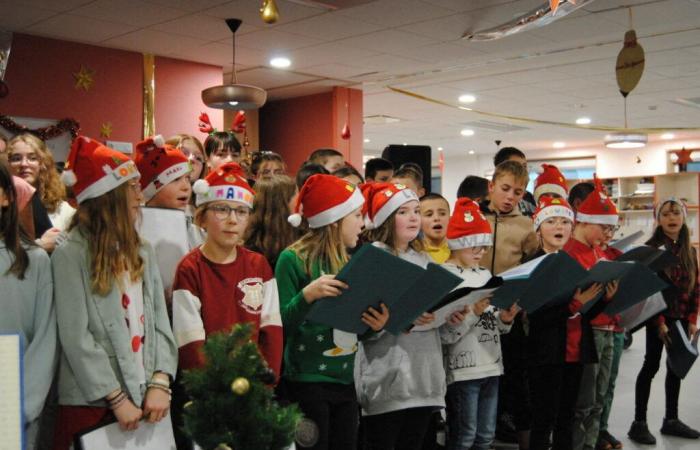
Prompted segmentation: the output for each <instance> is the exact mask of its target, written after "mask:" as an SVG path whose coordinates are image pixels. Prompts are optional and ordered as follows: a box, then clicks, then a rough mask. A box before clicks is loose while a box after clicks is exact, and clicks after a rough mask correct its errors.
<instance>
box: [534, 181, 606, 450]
mask: <svg viewBox="0 0 700 450" xmlns="http://www.w3.org/2000/svg"><path fill="white" fill-rule="evenodd" d="M532 218H533V221H534V229H535V232H536V233H537V238H538V240H539V243H540V248H539V250H538V251H537V253H535V254H534V255H533V256H532V258H531V259H534V258H539V257H541V256H543V255H546V254H549V253H556V252H558V251H560V250H561V249H562V248H564V245H565V244H566V243H567V242H568V241H569V239H570V238H571V235H572V233H573V227H574V212H573V210H572V209H571V206H569V204H568V203H567V201H566V200H565V199H563V198H554V197H552V196H548V195H542V196H540V197H539V201H538V205H537V209H536V210H535V213H534V215H533V217H532ZM601 290H602V286H600V285H599V284H594V285H592V286H590V287H588V288H587V289H586V290H584V291H581V290H580V289H579V290H578V291H577V292H576V294H575V295H574V298H573V299H572V300H571V301H570V302H569V303H564V304H562V305H557V306H551V307H547V306H544V307H542V308H541V309H539V310H537V311H535V312H534V313H532V314H528V320H529V324H530V326H529V330H530V332H529V335H528V338H527V356H528V360H529V361H530V368H529V379H530V402H531V405H532V410H533V411H532V412H533V417H532V427H531V431H530V449H532V450H539V449H545V448H547V446H548V445H549V437H550V435H552V433H554V434H553V441H552V448H553V449H555V450H565V449H570V448H572V421H573V415H574V407H575V405H576V399H577V397H578V393H579V385H580V381H581V372H582V369H583V365H582V364H581V362H580V361H581V360H582V357H581V356H580V355H581V351H582V348H583V347H582V346H581V342H580V340H581V337H580V335H578V334H576V333H569V332H568V327H569V320H570V318H572V317H573V320H579V317H580V314H577V312H576V311H577V310H578V309H580V307H581V306H582V305H584V304H586V303H588V302H589V301H591V300H593V299H594V298H595V297H596V296H597V295H598V294H599V293H600V291H601ZM601 304H602V302H601ZM594 313H595V312H594ZM571 328H572V330H573V329H576V327H575V326H574V327H571ZM587 348H588V351H589V352H590V347H587ZM577 355H578V356H577ZM586 358H588V357H586ZM586 358H583V359H586Z"/></svg>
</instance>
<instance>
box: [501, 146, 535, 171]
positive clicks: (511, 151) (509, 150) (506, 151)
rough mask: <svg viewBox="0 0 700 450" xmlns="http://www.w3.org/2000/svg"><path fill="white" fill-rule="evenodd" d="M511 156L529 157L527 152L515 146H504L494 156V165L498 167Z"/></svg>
mask: <svg viewBox="0 0 700 450" xmlns="http://www.w3.org/2000/svg"><path fill="white" fill-rule="evenodd" d="M511 156H517V157H518V158H522V159H527V157H526V156H525V153H523V152H522V151H520V149H517V148H515V147H503V148H502V149H500V150H499V151H498V152H497V153H496V155H495V156H494V157H493V166H494V167H496V166H498V165H500V164H501V163H503V162H505V161H508V160H509V159H510V157H511Z"/></svg>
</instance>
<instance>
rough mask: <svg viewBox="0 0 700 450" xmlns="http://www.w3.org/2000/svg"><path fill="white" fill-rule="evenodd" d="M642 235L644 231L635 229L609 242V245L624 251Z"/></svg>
mask: <svg viewBox="0 0 700 450" xmlns="http://www.w3.org/2000/svg"><path fill="white" fill-rule="evenodd" d="M643 235H644V231H642V230H637V231H635V232H634V233H632V234H630V235H629V236H625V237H623V238H622V239H618V240H617V241H615V242H613V243H612V244H610V246H611V247H613V248H616V249H618V250H622V251H624V250H625V249H627V248H628V247H630V246H631V245H632V244H634V243H635V242H637V239H639V238H641V237H642V236H643Z"/></svg>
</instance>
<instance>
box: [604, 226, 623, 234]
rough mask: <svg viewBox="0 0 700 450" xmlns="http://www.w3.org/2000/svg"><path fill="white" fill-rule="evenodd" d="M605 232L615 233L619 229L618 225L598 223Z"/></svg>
mask: <svg viewBox="0 0 700 450" xmlns="http://www.w3.org/2000/svg"><path fill="white" fill-rule="evenodd" d="M600 228H601V229H602V230H603V233H605V234H615V233H616V232H617V230H619V229H620V225H614V226H613V225H600Z"/></svg>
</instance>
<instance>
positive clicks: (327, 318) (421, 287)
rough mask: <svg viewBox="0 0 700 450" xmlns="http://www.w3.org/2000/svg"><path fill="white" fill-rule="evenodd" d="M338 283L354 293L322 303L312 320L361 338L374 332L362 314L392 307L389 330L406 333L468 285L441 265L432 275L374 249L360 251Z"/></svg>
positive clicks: (312, 312) (433, 268)
mask: <svg viewBox="0 0 700 450" xmlns="http://www.w3.org/2000/svg"><path fill="white" fill-rule="evenodd" d="M445 274H447V275H449V276H446V275H445ZM336 278H337V279H339V280H341V281H343V282H345V283H346V284H347V285H348V286H349V287H348V289H346V290H345V291H343V293H342V294H341V295H339V296H338V297H329V298H323V299H320V300H318V301H316V302H315V303H314V304H313V306H312V307H311V310H310V311H309V313H308V315H307V316H306V318H307V319H308V320H310V321H313V322H317V323H321V324H324V325H327V326H330V327H333V328H337V329H339V330H342V331H347V332H349V333H356V334H363V333H365V332H367V331H368V329H369V327H368V326H367V325H365V324H364V323H363V322H362V313H364V312H365V311H367V309H368V308H369V307H370V306H371V307H373V308H376V309H379V304H380V303H384V304H385V305H386V306H387V307H388V308H389V322H388V323H387V327H389V326H390V325H391V329H392V330H393V331H392V332H399V331H397V330H401V331H403V329H406V328H408V326H409V325H410V323H411V322H412V321H413V320H414V319H415V318H416V317H418V316H419V315H420V314H421V313H423V312H425V311H427V310H428V309H430V307H431V306H432V305H434V304H435V303H437V302H439V301H440V299H441V298H442V297H443V296H444V295H445V294H446V293H447V292H449V291H450V290H452V289H453V288H454V287H455V286H456V285H457V284H459V283H460V282H461V281H462V279H461V278H459V277H457V276H455V275H452V274H451V273H449V272H448V271H446V270H445V269H443V268H441V267H439V266H437V265H434V264H430V265H429V266H428V270H426V269H423V268H422V267H420V266H418V265H416V264H413V263H410V262H408V261H404V260H403V259H401V258H399V257H397V256H394V255H392V254H391V253H389V252H387V251H384V250H382V249H380V248H377V247H375V246H373V245H370V244H366V245H364V246H362V247H361V248H360V249H359V250H358V251H357V252H355V254H354V255H353V256H352V258H351V259H350V261H349V262H348V263H347V264H346V265H345V267H343V269H342V270H341V271H340V273H338V275H337V276H336ZM410 317H412V318H411V319H410V320H408V319H409V318H410ZM392 319H393V321H392ZM406 321H407V322H406ZM387 327H385V328H386V329H388V328H387Z"/></svg>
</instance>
